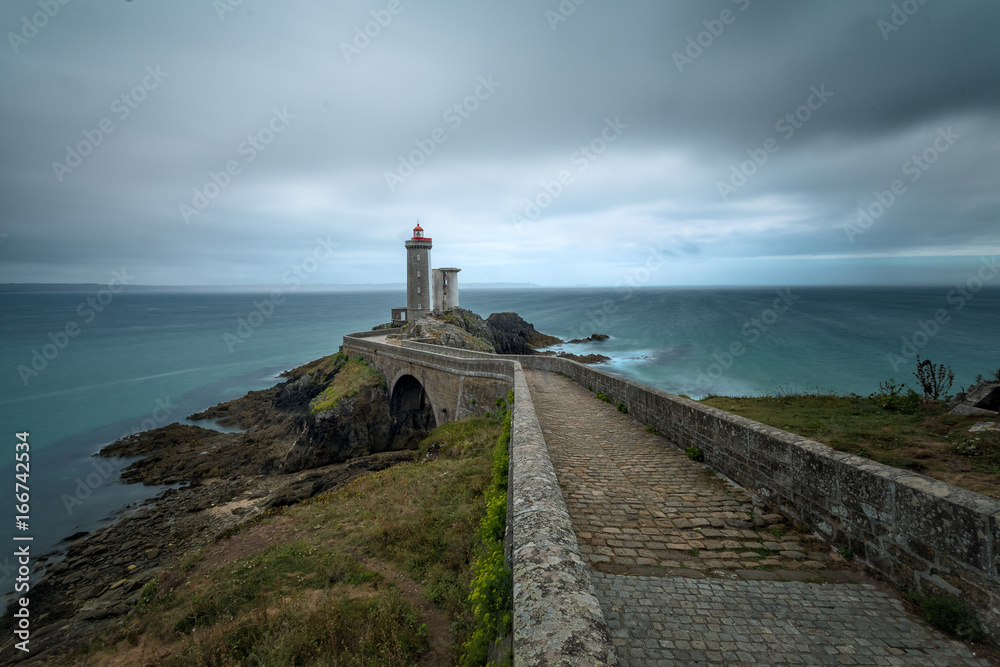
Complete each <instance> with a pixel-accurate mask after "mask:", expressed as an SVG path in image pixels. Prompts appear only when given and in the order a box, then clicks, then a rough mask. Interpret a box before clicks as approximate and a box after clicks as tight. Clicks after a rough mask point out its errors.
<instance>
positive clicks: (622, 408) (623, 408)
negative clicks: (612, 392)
mask: <svg viewBox="0 0 1000 667" xmlns="http://www.w3.org/2000/svg"><path fill="white" fill-rule="evenodd" d="M615 407H616V408H617V409H618V412H621V413H623V414H626V415H627V414H628V406H627V405H625V404H624V403H622V402H621V401H618V404H617V405H615Z"/></svg>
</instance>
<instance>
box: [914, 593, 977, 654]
mask: <svg viewBox="0 0 1000 667" xmlns="http://www.w3.org/2000/svg"><path fill="white" fill-rule="evenodd" d="M901 593H902V594H903V597H905V598H906V599H907V600H908V601H909V602H911V603H913V604H914V605H916V606H917V607H919V609H920V611H921V612H922V614H923V616H924V618H925V619H926V620H927V622H928V623H930V624H931V625H932V626H933V627H935V628H937V629H938V630H941V631H942V632H946V633H948V634H949V635H951V636H953V637H957V638H959V639H965V640H971V641H975V642H978V641H983V640H984V639H985V634H984V633H983V629H982V626H980V625H979V621H977V620H976V616H975V614H973V613H972V612H971V611H970V610H969V608H968V607H967V606H966V605H965V603H963V602H962V601H961V600H958V599H956V598H953V597H946V596H940V595H931V594H927V593H917V592H914V591H911V590H906V589H903V590H902V591H901Z"/></svg>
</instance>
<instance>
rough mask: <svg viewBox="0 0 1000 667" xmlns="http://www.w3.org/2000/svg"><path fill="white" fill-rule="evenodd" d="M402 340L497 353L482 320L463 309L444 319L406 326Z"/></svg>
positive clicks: (431, 317)
mask: <svg viewBox="0 0 1000 667" xmlns="http://www.w3.org/2000/svg"><path fill="white" fill-rule="evenodd" d="M458 311H460V312H458ZM477 320H478V322H477ZM480 325H481V326H480ZM403 336H404V337H405V338H408V339H415V340H418V341H420V342H422V343H430V344H432V345H444V346H445V347H453V348H457V349H460V350H473V351H475V352H494V351H495V349H494V346H493V343H492V342H491V341H490V340H489V338H488V337H487V330H486V326H485V324H483V319H482V318H481V317H479V316H478V315H476V314H475V313H473V312H472V311H469V310H464V309H461V308H455V309H452V310H450V311H448V312H447V313H444V314H442V315H425V316H424V317H421V318H420V319H419V320H414V321H413V322H410V323H409V324H407V325H406V328H405V330H404V332H403Z"/></svg>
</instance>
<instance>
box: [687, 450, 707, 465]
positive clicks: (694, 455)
mask: <svg viewBox="0 0 1000 667" xmlns="http://www.w3.org/2000/svg"><path fill="white" fill-rule="evenodd" d="M684 453H685V454H687V457H688V458H689V459H691V460H692V461H698V462H699V463H700V462H702V461H704V460H705V455H704V454H703V453H702V451H701V447H694V446H691V447H688V448H687V449H685V450H684Z"/></svg>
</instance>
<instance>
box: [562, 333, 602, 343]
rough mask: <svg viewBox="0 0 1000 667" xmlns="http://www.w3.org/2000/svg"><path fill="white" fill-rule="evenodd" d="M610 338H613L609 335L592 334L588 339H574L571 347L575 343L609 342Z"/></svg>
mask: <svg viewBox="0 0 1000 667" xmlns="http://www.w3.org/2000/svg"><path fill="white" fill-rule="evenodd" d="M609 338H611V336H609V335H608V334H602V333H595V334H590V335H589V336H587V337H586V338H574V339H573V340H571V341H569V342H570V344H571V345H572V344H573V343H599V342H600V341H602V340H607V339H609Z"/></svg>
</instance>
